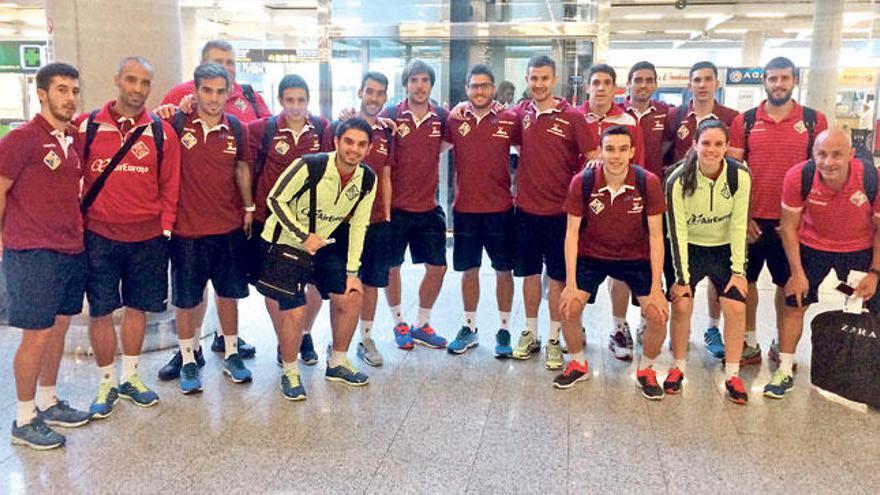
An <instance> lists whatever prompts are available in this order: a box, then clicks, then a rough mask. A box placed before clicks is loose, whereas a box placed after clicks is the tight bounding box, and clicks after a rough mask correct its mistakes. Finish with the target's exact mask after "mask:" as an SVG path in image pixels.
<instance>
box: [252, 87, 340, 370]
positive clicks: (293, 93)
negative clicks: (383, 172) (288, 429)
mask: <svg viewBox="0 0 880 495" xmlns="http://www.w3.org/2000/svg"><path fill="white" fill-rule="evenodd" d="M309 97H310V94H309V85H308V84H307V83H306V81H305V79H303V78H302V77H300V76H298V75H296V74H288V75H286V76H284V77H283V78H282V79H281V82H280V83H278V103H279V104H280V105H281V108H282V111H281V113H280V114H278V115H272V116H269V117H265V118H262V119H259V120H256V121H254V122H251V123H250V124H248V126H247V133H248V143H249V147H250V150H249V154H250V156H252V157H253V160H254V167H253V169H254V179H253V181H254V184H255V185H254V189H255V191H256V192H255V193H254V203H255V204H256V211H255V212H254V222H253V227H252V231H253V232H252V235H251V241H250V242H249V247H248V259H250V260H251V261H252V262H254V264H253V265H252V266H251V267H250V268H249V269H248V271H249V277H251V279H252V280H255V279H256V277H257V276H258V275H259V273H260V267H259V260H260V259H262V256H263V253H262V248H261V247H260V244H259V239H260V235H261V233H262V232H263V225H264V224H265V222H266V218H267V217H268V214H269V209H268V206H267V205H266V200H267V198H268V197H269V191H271V190H272V187H273V186H274V185H275V182H276V181H277V180H278V177H280V176H281V173H282V172H284V170H285V169H287V167H288V166H289V165H290V164H291V163H293V162H294V160H296V159H298V158H300V157H302V156H303V155H306V154H311V153H319V152H321V151H323V147H322V145H321V140H322V138H323V135H324V130H325V129H326V128H327V126H328V125H329V123H328V122H327V119H325V118H324V117H320V116H313V115H310V114H309ZM308 295H309V298H308V304H310V305H315V304H317V305H318V306H320V298H319V297H318V298H316V294H315V292H314V290H310V291H308ZM316 299H317V301H316ZM266 309H267V310H268V311H269V316H270V317H271V319H272V324H273V325H274V326H275V327H276V328H277V327H278V324H279V322H280V321H281V320H280V317H281V315H280V313H279V309H278V302H277V301H275V300H274V299H271V298H266ZM309 314H312V315H313V316H312V318H314V315H315V314H317V311H314V312H309ZM303 326H304V328H305V329H306V332H307V331H308V329H310V328H311V326H312V321H307V322H306V323H305V324H304V325H303ZM279 352H280V350H279ZM276 354H277V353H276ZM276 357H278V358H279V363H280V354H277V356H276ZM300 358H301V359H302V361H303V363H305V364H308V365H313V364H315V363H317V362H318V354H317V353H316V352H315V347H314V344H313V342H312V336H311V335H310V334H309V333H305V334H304V335H303V338H302V343H301V344H300Z"/></svg>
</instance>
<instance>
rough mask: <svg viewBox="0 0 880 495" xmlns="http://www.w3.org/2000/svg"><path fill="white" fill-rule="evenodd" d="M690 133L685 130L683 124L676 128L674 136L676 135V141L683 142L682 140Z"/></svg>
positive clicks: (685, 127)
mask: <svg viewBox="0 0 880 495" xmlns="http://www.w3.org/2000/svg"><path fill="white" fill-rule="evenodd" d="M690 133H691V131H690V130H689V129H688V128H687V126H686V125H683V124H682V126H681V127H679V128H678V132H676V134H677V135H678V139H681V140H682V141H684V139H685V138H686V137H687V136H688V134H690Z"/></svg>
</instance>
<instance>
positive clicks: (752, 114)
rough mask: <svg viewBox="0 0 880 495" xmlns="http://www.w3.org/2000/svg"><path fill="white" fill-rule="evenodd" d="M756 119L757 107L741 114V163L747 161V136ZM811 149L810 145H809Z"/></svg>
mask: <svg viewBox="0 0 880 495" xmlns="http://www.w3.org/2000/svg"><path fill="white" fill-rule="evenodd" d="M757 118H758V107H755V108H750V109H749V110H746V112H745V113H744V114H743V161H748V159H749V134H751V133H752V128H753V127H755V120H756V119H757ZM810 147H812V145H810Z"/></svg>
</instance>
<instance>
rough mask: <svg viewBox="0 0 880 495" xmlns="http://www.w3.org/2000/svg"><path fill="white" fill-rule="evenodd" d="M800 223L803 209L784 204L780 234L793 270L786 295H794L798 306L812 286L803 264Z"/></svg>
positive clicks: (791, 270)
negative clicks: (795, 208)
mask: <svg viewBox="0 0 880 495" xmlns="http://www.w3.org/2000/svg"><path fill="white" fill-rule="evenodd" d="M800 224H801V210H799V209H798V210H792V209H787V208H785V207H784V206H783V208H782V218H781V219H780V221H779V236H780V237H781V238H782V247H783V249H785V257H786V259H787V260H788V267H789V270H790V272H791V277H789V278H788V282H786V284H785V295H786V296H794V298H795V301H796V303H797V305H798V306H802V301H803V298H804V297H806V295H807V291H808V290H809V288H810V283H809V281H808V280H807V274H806V273H805V272H804V266H803V265H802V264H801V243H800V239H799V238H798V226H800Z"/></svg>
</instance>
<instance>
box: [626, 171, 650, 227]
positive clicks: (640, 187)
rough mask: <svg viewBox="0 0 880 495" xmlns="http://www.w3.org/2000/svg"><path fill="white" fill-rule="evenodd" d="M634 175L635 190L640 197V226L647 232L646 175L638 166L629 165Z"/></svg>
mask: <svg viewBox="0 0 880 495" xmlns="http://www.w3.org/2000/svg"><path fill="white" fill-rule="evenodd" d="M630 166H631V167H632V169H633V171H635V173H636V190H637V191H639V196H641V197H642V226H643V227H644V228H645V232H647V231H648V175H647V174H646V173H645V169H643V168H642V167H640V166H638V165H630Z"/></svg>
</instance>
